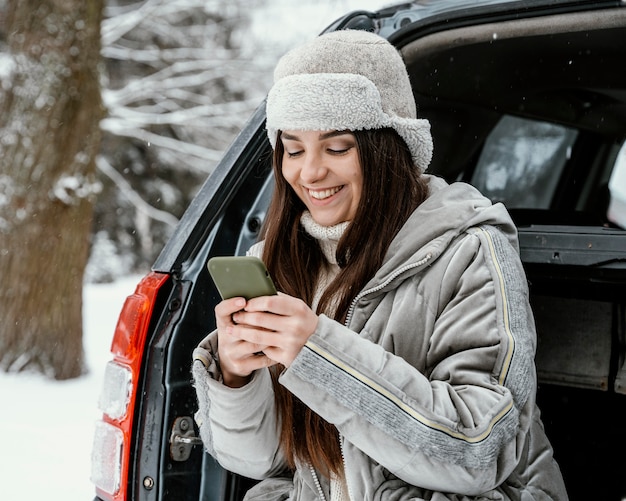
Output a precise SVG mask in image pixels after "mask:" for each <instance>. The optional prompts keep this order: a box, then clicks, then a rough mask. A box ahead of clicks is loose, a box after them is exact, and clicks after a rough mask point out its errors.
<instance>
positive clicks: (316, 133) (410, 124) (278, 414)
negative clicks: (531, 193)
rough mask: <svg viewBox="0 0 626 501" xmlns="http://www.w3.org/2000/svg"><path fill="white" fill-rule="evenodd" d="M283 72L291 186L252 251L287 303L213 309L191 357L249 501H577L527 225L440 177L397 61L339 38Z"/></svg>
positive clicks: (350, 36) (217, 451)
mask: <svg viewBox="0 0 626 501" xmlns="http://www.w3.org/2000/svg"><path fill="white" fill-rule="evenodd" d="M274 76H275V83H274V86H273V87H272V89H271V90H270V93H269V96H268V99H267V132H268V136H269V139H270V143H271V144H272V146H273V148H274V156H273V173H274V182H275V190H274V193H273V195H272V199H271V201H270V205H269V209H268V213H267V216H266V219H265V226H264V228H263V230H262V232H261V241H260V242H258V243H256V244H255V245H254V246H252V248H251V249H250V251H249V253H250V254H252V255H254V256H257V257H262V259H263V260H264V261H265V263H266V264H267V268H268V270H269V272H270V274H271V275H272V278H273V280H274V283H275V284H276V286H277V289H278V290H279V291H280V292H281V293H282V294H279V295H272V296H261V297H256V298H252V299H250V300H248V301H246V300H245V299H244V298H231V299H227V300H224V301H222V302H220V303H219V304H218V305H217V306H216V308H215V323H216V326H217V328H216V330H215V331H213V332H212V333H210V334H209V335H208V336H207V337H206V338H205V339H204V340H203V341H202V342H201V343H200V344H199V346H198V347H197V348H196V350H195V352H194V363H193V374H194V379H195V383H196V394H197V398H198V403H199V411H198V415H197V417H198V424H199V426H200V433H201V436H202V439H203V442H204V444H205V446H206V448H207V451H208V452H209V453H210V454H212V455H213V456H214V457H215V458H216V459H217V461H219V463H220V464H221V465H222V466H223V467H224V468H227V469H229V470H231V471H234V472H237V473H240V474H241V475H244V476H246V477H250V478H254V479H260V480H262V481H261V482H260V483H258V484H257V485H256V486H254V487H253V488H252V489H251V490H250V491H249V492H248V494H247V496H246V499H248V500H254V499H258V500H261V499H292V500H294V501H296V500H298V501H312V500H314V499H325V500H331V501H343V500H360V499H371V498H372V497H380V498H387V497H394V496H395V497H398V496H400V497H402V498H409V497H410V498H412V499H434V498H436V499H459V497H461V496H467V497H468V498H471V497H477V498H490V499H491V498H496V497H497V498H498V499H521V498H523V497H524V498H526V497H527V498H528V499H539V498H541V499H546V498H549V499H553V500H565V499H567V495H566V494H565V489H564V485H563V480H562V478H561V474H560V472H559V468H558V466H557V465H556V463H555V461H554V460H553V458H552V449H551V445H550V443H549V441H548V439H547V437H546V436H545V433H544V431H543V426H542V423H541V422H540V419H539V413H538V411H537V408H536V405H535V397H536V388H537V387H536V384H537V383H536V379H535V378H536V376H535V373H536V372H535V366H534V361H533V355H534V346H535V343H536V339H535V327H534V324H533V321H532V314H531V310H530V305H529V303H528V290H527V284H526V280H525V277H524V271H523V268H522V264H521V261H520V258H519V255H518V253H517V248H518V245H519V244H518V241H517V239H516V230H515V226H514V224H513V222H512V220H511V218H510V217H509V215H508V213H507V211H506V209H505V208H504V206H503V205H502V204H499V203H497V204H492V203H491V202H490V201H489V199H487V198H485V197H484V196H483V195H481V194H480V193H479V192H478V191H477V190H476V189H475V188H473V187H471V186H470V185H468V184H464V183H453V184H447V183H446V182H445V181H443V180H442V179H440V178H437V177H435V176H432V175H427V174H425V173H424V171H425V170H426V168H427V166H428V164H429V162H430V159H431V155H432V139H431V136H430V130H429V124H428V122H427V121H426V120H423V119H419V118H417V113H416V107H415V102H414V98H413V94H412V91H411V86H410V83H409V79H408V75H407V71H406V68H405V66H404V63H403V61H402V59H401V58H400V56H399V54H398V52H397V51H396V50H395V48H394V47H393V46H392V45H391V44H389V42H387V41H386V40H384V39H382V38H380V37H379V36H377V35H374V34H372V33H367V32H360V31H342V32H335V33H329V34H326V35H322V36H320V37H318V38H316V39H314V40H313V41H311V42H310V43H308V44H305V45H304V46H302V47H298V48H296V49H294V50H292V51H291V52H289V53H288V54H287V55H285V56H284V57H283V58H282V59H281V60H280V61H279V63H278V65H277V68H276V71H275V74H274ZM390 201H393V210H389V202H390ZM374 492H375V493H376V495H375V496H373V495H372V493H374Z"/></svg>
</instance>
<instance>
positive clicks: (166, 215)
mask: <svg viewBox="0 0 626 501" xmlns="http://www.w3.org/2000/svg"><path fill="white" fill-rule="evenodd" d="M384 4H385V3H384V2H381V1H379V0H378V1H376V0H361V1H358V2H357V1H355V0H318V1H312V0H298V1H295V0H140V1H138V0H89V2H84V0H62V1H61V0H27V1H24V0H0V82H1V85H0V280H1V281H2V287H0V318H1V319H2V323H0V371H5V372H9V373H13V372H18V373H19V372H32V371H35V372H40V373H43V374H45V375H46V376H47V377H50V378H52V379H57V380H64V379H72V378H76V377H80V376H81V375H82V374H83V373H84V372H85V371H86V370H87V369H88V368H87V367H86V363H85V359H84V353H83V343H82V337H83V332H82V324H83V322H82V288H83V285H84V284H85V283H107V282H112V281H115V280H116V279H118V278H120V277H125V276H128V275H130V274H142V273H145V272H146V271H147V270H149V268H150V265H151V264H152V262H153V261H154V259H155V258H156V256H157V255H158V254H159V252H160V250H161V249H162V247H163V245H164V243H165V242H166V241H167V239H168V238H169V236H170V235H171V234H172V231H173V229H174V227H175V226H176V224H177V222H178V220H179V218H180V217H181V215H182V214H183V212H184V211H185V209H186V207H187V206H188V205H189V202H190V201H191V199H192V198H193V197H194V195H195V194H196V192H197V191H198V189H199V187H200V186H201V185H202V184H203V183H204V182H205V181H206V180H207V178H208V177H209V176H210V174H211V172H212V171H213V169H214V168H215V166H216V164H217V163H218V161H219V160H220V158H221V156H222V154H223V152H224V150H225V149H226V148H227V146H228V145H229V144H230V142H231V141H232V140H233V138H234V137H235V135H236V134H237V133H238V132H239V130H241V128H242V126H243V125H244V124H245V122H246V120H247V119H248V117H249V116H250V115H251V114H252V112H253V111H254V109H255V108H256V107H258V106H259V105H260V104H261V102H262V100H263V98H264V96H265V94H266V93H267V90H268V89H269V87H270V85H271V79H272V69H273V67H274V65H275V63H276V61H277V60H278V58H279V57H280V55H282V54H283V53H284V52H286V51H287V50H288V49H289V48H291V47H292V46H294V45H296V44H297V43H300V42H302V41H304V40H306V39H308V38H311V37H313V36H315V35H316V34H318V33H320V32H321V31H322V30H323V29H324V28H325V27H326V26H327V25H328V24H330V23H331V22H332V21H334V20H335V19H337V18H338V17H339V16H341V15H343V14H345V13H347V12H349V11H351V10H357V9H375V8H380V7H381V6H383V5H384Z"/></svg>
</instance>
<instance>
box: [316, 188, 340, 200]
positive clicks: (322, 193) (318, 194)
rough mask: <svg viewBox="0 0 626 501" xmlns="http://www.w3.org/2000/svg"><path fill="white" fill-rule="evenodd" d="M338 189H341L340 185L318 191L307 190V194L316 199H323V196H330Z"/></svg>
mask: <svg viewBox="0 0 626 501" xmlns="http://www.w3.org/2000/svg"><path fill="white" fill-rule="evenodd" d="M340 189H341V186H336V187H335V188H330V189H328V190H319V191H313V190H309V194H310V195H311V196H312V197H313V198H317V199H318V200H324V199H325V198H328V197H332V196H333V195H334V194H335V193H337V192H338V191H339V190H340Z"/></svg>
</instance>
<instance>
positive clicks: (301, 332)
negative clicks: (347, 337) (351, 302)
mask: <svg viewBox="0 0 626 501" xmlns="http://www.w3.org/2000/svg"><path fill="white" fill-rule="evenodd" d="M215 318H216V322H217V331H218V338H219V344H218V351H219V360H220V367H221V370H222V376H223V378H224V384H226V385H227V386H231V387H241V386H243V385H245V384H246V383H248V381H249V380H250V375H251V374H252V372H254V371H255V370H257V369H260V368H262V367H269V366H271V365H274V364H277V363H280V364H283V365H284V366H285V367H289V366H290V365H291V363H292V362H293V360H294V358H296V356H297V355H298V353H300V350H301V349H302V347H303V346H304V344H305V343H306V342H307V340H308V339H309V337H310V336H311V335H312V334H313V332H315V329H316V328H317V322H318V317H317V315H316V314H315V313H314V312H313V310H311V308H309V307H308V306H307V305H306V303H304V301H302V300H300V299H297V298H294V297H291V296H287V295H285V294H280V293H279V294H278V295H276V296H262V297H258V298H254V299H251V300H250V301H248V302H246V301H245V299H243V298H232V299H227V300H225V301H222V302H221V303H219V304H218V305H217V307H216V308H215Z"/></svg>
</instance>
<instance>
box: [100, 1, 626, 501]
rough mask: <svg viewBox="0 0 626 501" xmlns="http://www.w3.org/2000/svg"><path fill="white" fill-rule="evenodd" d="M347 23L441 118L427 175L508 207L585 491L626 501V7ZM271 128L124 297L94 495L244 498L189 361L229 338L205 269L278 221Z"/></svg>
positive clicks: (233, 164) (572, 480)
mask: <svg viewBox="0 0 626 501" xmlns="http://www.w3.org/2000/svg"><path fill="white" fill-rule="evenodd" d="M340 29H363V30H369V31H373V32H376V33H378V34H380V35H382V36H384V37H385V38H387V39H388V40H389V41H390V42H391V43H392V44H394V45H395V46H396V48H397V49H398V50H399V51H400V53H401V55H402V57H403V59H404V61H405V63H406V66H407V69H408V73H409V75H410V78H411V83H412V86H413V91H414V95H415V99H416V102H417V104H418V109H419V115H420V116H421V117H422V118H427V119H428V120H429V121H430V122H431V126H432V134H433V138H434V156H433V160H432V163H431V165H430V167H429V169H428V171H429V172H430V173H432V174H436V175H439V176H441V177H443V178H445V179H446V180H448V181H449V182H452V181H465V182H468V183H471V184H473V185H474V186H476V187H477V188H479V189H480V190H481V191H482V192H483V193H484V194H485V195H486V196H488V197H489V198H491V199H492V200H493V201H499V202H502V203H504V204H505V205H506V206H507V208H508V210H509V212H510V213H511V216H512V218H513V220H514V221H515V223H516V225H517V228H518V233H519V242H520V254H521V258H522V261H523V264H524V269H525V271H526V274H527V280H528V284H529V290H530V294H531V296H530V298H531V305H532V307H533V312H534V316H535V322H536V325H537V335H538V343H537V354H536V366H537V373H538V381H539V387H538V396H537V398H538V404H539V407H540V409H541V412H542V420H543V422H544V426H545V428H546V432H547V435H548V437H549V438H550V440H551V443H552V445H553V447H554V454H555V458H556V460H557V462H558V463H559V465H560V467H561V470H562V472H563V476H564V479H565V483H566V486H567V489H568V493H569V496H570V498H571V499H572V500H589V499H594V500H602V501H618V500H624V499H626V477H625V476H624V471H626V455H625V454H624V445H625V444H626V365H625V358H626V230H625V229H624V228H625V227H626V197H625V196H624V193H625V191H626V181H625V179H626V146H625V140H626V72H625V71H624V61H626V43H624V41H625V40H626V2H624V1H595V2H591V1H583V0H566V1H564V0H549V1H548V0H523V1H487V2H485V1H472V2H468V1H456V2H453V1H447V0H441V1H438V2H429V1H417V2H408V3H407V2H405V3H400V4H398V5H396V6H390V7H388V8H385V9H382V10H380V11H378V12H367V11H356V12H351V13H348V14H346V15H345V16H343V17H342V18H340V19H338V20H337V21H336V22H335V23H333V24H332V25H330V26H329V27H328V28H327V31H333V30H340ZM264 120H265V108H264V104H263V103H260V106H259V107H258V109H257V110H256V112H255V113H254V114H253V116H252V117H251V118H250V120H249V121H248V123H247V125H246V126H245V128H243V129H242V131H241V132H240V134H239V135H238V136H237V138H236V139H235V140H234V141H233V143H232V145H231V146H230V147H229V148H228V150H227V151H226V152H225V154H224V156H223V159H222V161H221V162H220V163H219V165H218V166H217V167H216V169H215V171H214V172H213V173H212V174H211V176H210V177H209V178H208V180H207V182H206V183H205V184H204V185H203V187H202V189H201V190H200V191H199V193H198V194H197V196H196V197H195V198H194V200H193V201H192V203H191V204H190V206H189V207H188V209H187V211H186V213H185V214H184V216H183V218H182V219H181V221H180V223H179V224H178V226H177V228H176V230H175V232H174V234H173V236H172V237H171V239H170V240H169V242H168V243H167V244H166V245H165V247H164V248H163V250H162V252H161V254H160V255H159V257H158V259H157V260H156V262H155V263H154V265H153V267H152V271H151V272H150V273H149V274H147V275H146V276H145V277H144V278H143V279H142V280H141V281H140V282H139V283H138V285H137V287H136V290H135V292H134V293H133V294H132V295H130V296H129V297H128V298H127V299H126V301H125V303H124V306H123V309H122V311H121V313H120V316H119V320H118V324H117V327H116V330H115V332H114V333H113V340H112V345H111V361H110V362H109V363H108V364H107V366H106V370H105V380H104V386H103V389H102V395H101V397H100V408H101V410H102V418H101V419H100V421H99V422H98V423H97V426H96V430H95V433H94V442H93V455H92V474H91V478H92V481H93V483H94V485H95V488H94V490H95V496H96V499H97V500H102V501H120V500H125V501H131V500H132V501H138V500H154V501H173V500H194V501H196V500H203V501H226V500H228V501H231V500H240V499H242V497H243V494H244V493H245V491H246V489H247V488H249V486H250V485H252V483H253V480H251V479H247V478H244V477H241V476H239V475H235V474H233V473H231V472H228V471H225V470H224V469H223V468H221V467H220V466H219V465H218V464H217V463H216V462H215V461H214V460H213V458H212V457H211V456H210V455H208V454H207V453H206V452H205V451H204V449H203V446H202V442H201V440H200V438H199V436H198V429H197V426H196V424H195V423H194V413H195V412H196V410H197V402H196V395H195V391H194V388H193V383H192V378H191V370H190V366H191V359H192V351H193V349H194V348H195V346H196V345H197V344H198V342H199V341H200V340H201V339H202V338H203V337H204V336H205V335H206V334H207V333H208V332H210V331H211V330H213V329H214V327H215V320H214V311H213V310H214V307H215V305H216V304H217V303H218V301H219V294H218V292H217V290H216V289H215V286H214V285H213V282H212V280H211V279H210V277H209V273H208V270H207V266H206V265H207V261H208V259H209V258H211V257H213V256H228V255H243V254H245V252H246V250H247V249H248V248H249V247H250V246H251V245H252V244H253V243H254V242H255V241H256V240H257V239H258V237H259V231H260V229H261V225H262V223H263V221H264V217H265V213H266V208H267V205H268V201H269V198H270V196H271V193H272V188H273V181H272V174H271V148H270V145H269V142H268V141H267V136H266V133H265V129H264ZM389 210H393V201H390V205H389Z"/></svg>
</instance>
